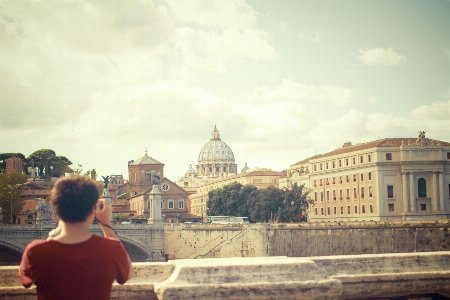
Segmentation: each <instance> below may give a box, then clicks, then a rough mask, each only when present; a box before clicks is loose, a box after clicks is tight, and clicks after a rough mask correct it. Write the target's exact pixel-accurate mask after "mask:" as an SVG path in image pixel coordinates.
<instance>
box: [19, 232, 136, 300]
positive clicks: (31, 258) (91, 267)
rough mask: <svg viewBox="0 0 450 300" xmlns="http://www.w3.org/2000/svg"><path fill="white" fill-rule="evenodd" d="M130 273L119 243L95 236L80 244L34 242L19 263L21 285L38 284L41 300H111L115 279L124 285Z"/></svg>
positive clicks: (115, 240)
mask: <svg viewBox="0 0 450 300" xmlns="http://www.w3.org/2000/svg"><path fill="white" fill-rule="evenodd" d="M129 271H130V270H129V265H128V256H127V253H126V251H125V248H124V247H123V246H122V244H121V243H120V241H119V240H117V239H113V238H103V237H100V236H98V235H95V234H93V235H92V237H91V238H90V239H89V240H87V241H85V242H82V243H78V244H62V243H60V242H57V241H53V240H50V241H47V240H35V241H33V242H31V243H30V244H29V245H28V246H27V247H26V248H25V251H24V253H23V256H22V261H21V263H20V277H21V280H22V284H23V286H24V287H27V288H29V287H30V286H31V285H32V284H33V283H34V284H36V291H37V296H38V299H110V296H111V286H112V284H113V282H114V279H115V280H117V282H118V283H120V284H124V283H125V282H126V281H127V278H128V273H129Z"/></svg>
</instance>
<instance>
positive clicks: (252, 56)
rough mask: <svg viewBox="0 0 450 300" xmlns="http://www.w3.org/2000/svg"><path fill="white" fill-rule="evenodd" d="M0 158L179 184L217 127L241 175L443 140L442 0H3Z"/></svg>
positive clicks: (449, 45)
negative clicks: (47, 152) (156, 174)
mask: <svg viewBox="0 0 450 300" xmlns="http://www.w3.org/2000/svg"><path fill="white" fill-rule="evenodd" d="M0 76H1V77H0V78H1V80H0V152H21V153H23V154H24V155H25V156H28V155H30V154H31V153H32V152H33V151H35V150H39V149H42V148H50V149H53V150H55V151H56V154H57V155H64V156H67V157H68V158H69V159H70V160H71V161H72V162H73V163H74V165H76V164H82V165H83V168H84V169H85V170H87V169H92V168H95V169H96V170H97V172H98V173H99V175H110V174H123V175H124V176H125V177H126V178H127V177H128V175H127V162H128V161H129V160H131V159H134V160H136V159H138V158H140V157H141V156H143V155H144V153H145V148H148V155H150V156H151V157H153V158H155V159H157V160H159V161H161V162H163V163H164V164H165V175H166V177H168V178H169V179H171V180H176V179H177V177H178V175H182V174H184V172H185V171H186V169H187V168H188V166H189V164H190V163H192V165H194V166H195V165H196V164H197V159H198V154H199V152H200V150H201V148H202V147H203V145H204V144H205V143H207V142H208V141H209V139H210V137H211V132H212V130H213V128H214V125H217V128H218V130H219V131H220V134H221V138H222V140H223V141H225V142H226V143H227V144H228V145H229V146H230V147H231V148H232V150H233V152H234V156H235V158H236V163H237V164H238V168H239V170H240V169H241V168H242V167H244V163H245V162H247V163H248V165H249V167H251V168H252V167H256V166H259V167H268V168H272V169H273V170H283V169H286V168H288V167H289V165H291V164H293V163H296V162H298V161H300V160H302V159H304V158H306V157H308V156H311V155H314V154H315V153H325V152H327V151H330V150H333V149H335V148H338V147H341V146H342V144H343V143H344V142H346V141H351V142H352V143H353V144H357V143H362V142H365V141H366V142H367V141H371V140H375V139H379V138H384V137H417V132H418V131H419V130H426V136H427V137H429V138H433V139H438V140H444V141H447V142H448V141H450V1H445V0H442V1H425V0H423V1H413V0H406V1H393V0H387V1H364V0H355V1H344V0H339V1H321V0H314V1H302V0H296V1H293V0H292V1H288V0H277V1H275V0H253V1H241V0H236V1H231V0H218V1H200V0H196V1H181V0H176V1H175V0H173V1H106V0H105V1H81V0H77V1H51V0H45V1H32V0H29V1H18V0H11V1H3V0H0Z"/></svg>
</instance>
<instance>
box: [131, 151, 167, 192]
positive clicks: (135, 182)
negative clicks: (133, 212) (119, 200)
mask: <svg viewBox="0 0 450 300" xmlns="http://www.w3.org/2000/svg"><path fill="white" fill-rule="evenodd" d="M156 175H158V176H159V177H160V178H164V164H163V163H161V162H159V161H157V160H156V159H154V158H152V157H150V156H148V155H147V150H145V155H144V156H142V157H141V158H139V159H138V160H136V161H134V160H131V161H129V162H128V176H129V177H128V193H129V197H132V196H134V195H137V194H140V193H142V192H144V191H145V190H147V189H149V188H151V187H152V186H153V179H154V177H155V176H156Z"/></svg>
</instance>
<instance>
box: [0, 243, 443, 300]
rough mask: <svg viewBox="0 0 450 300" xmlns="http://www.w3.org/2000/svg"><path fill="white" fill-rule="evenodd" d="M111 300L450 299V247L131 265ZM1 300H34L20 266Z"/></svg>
mask: <svg viewBox="0 0 450 300" xmlns="http://www.w3.org/2000/svg"><path fill="white" fill-rule="evenodd" d="M133 266H134V268H135V277H134V278H133V279H132V280H130V282H129V283H126V284H125V285H118V284H117V283H116V284H114V285H113V289H112V293H111V298H112V299H123V298H128V299H154V300H156V299H162V300H166V299H227V300H231V299H257V300H263V299H370V298H389V297H398V296H408V295H411V294H420V295H430V294H441V295H445V296H447V297H448V296H450V270H449V269H450V268H449V266H450V252H448V251H447V252H424V253H401V254H368V255H348V256H322V257H307V258H294V257H259V258H258V257H257V258H218V259H198V260H193V259H187V260H176V261H169V262H167V263H133ZM0 286H1V288H0V297H1V298H2V299H35V289H34V288H31V289H25V288H23V287H21V285H20V280H19V276H18V267H17V266H14V267H7V266H6V267H0Z"/></svg>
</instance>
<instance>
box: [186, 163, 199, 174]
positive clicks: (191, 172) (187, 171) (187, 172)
mask: <svg viewBox="0 0 450 300" xmlns="http://www.w3.org/2000/svg"><path fill="white" fill-rule="evenodd" d="M185 175H186V176H189V175H193V176H195V175H197V172H195V170H194V168H193V167H192V164H189V168H188V169H187V170H186V173H185Z"/></svg>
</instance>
